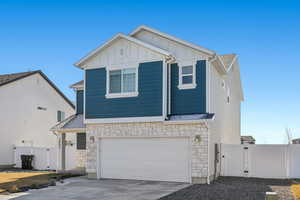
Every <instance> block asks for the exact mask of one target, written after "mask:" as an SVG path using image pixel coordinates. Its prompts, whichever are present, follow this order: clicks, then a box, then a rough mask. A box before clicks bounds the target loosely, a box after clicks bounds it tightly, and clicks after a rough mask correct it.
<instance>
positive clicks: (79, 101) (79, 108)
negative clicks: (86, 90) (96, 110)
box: [76, 90, 84, 114]
mask: <svg viewBox="0 0 300 200" xmlns="http://www.w3.org/2000/svg"><path fill="white" fill-rule="evenodd" d="M83 96H84V95H83V90H77V91H76V114H83Z"/></svg>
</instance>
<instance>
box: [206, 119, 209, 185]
mask: <svg viewBox="0 0 300 200" xmlns="http://www.w3.org/2000/svg"><path fill="white" fill-rule="evenodd" d="M206 126H207V142H208V144H207V148H208V149H207V184H208V185H209V184H210V178H209V176H210V169H209V168H210V160H209V156H210V140H209V138H210V134H209V126H208V123H206Z"/></svg>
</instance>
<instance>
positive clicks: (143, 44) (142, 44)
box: [74, 33, 172, 68]
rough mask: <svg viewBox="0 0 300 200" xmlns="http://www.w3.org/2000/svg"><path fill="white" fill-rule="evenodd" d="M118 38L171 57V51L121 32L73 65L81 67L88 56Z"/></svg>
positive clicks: (91, 55)
mask: <svg viewBox="0 0 300 200" xmlns="http://www.w3.org/2000/svg"><path fill="white" fill-rule="evenodd" d="M120 38H123V39H125V40H128V41H130V42H133V43H136V44H138V45H141V46H143V47H145V48H147V49H150V50H152V51H154V52H156V53H159V54H162V55H164V56H167V57H170V58H171V57H172V55H171V53H169V52H168V51H166V50H163V49H161V48H158V47H156V46H153V45H151V44H148V43H146V42H143V41H141V40H138V39H136V38H134V37H131V36H127V35H124V34H123V33H118V34H116V35H115V36H114V37H112V38H111V39H110V40H108V41H107V42H106V43H104V44H102V45H101V46H99V47H97V48H96V49H94V50H93V51H91V52H90V53H89V54H87V55H86V56H85V57H83V58H82V59H80V60H79V61H78V62H76V63H75V64H74V65H75V66H76V67H79V68H83V67H82V65H83V64H84V62H85V61H87V60H88V59H89V58H91V57H93V56H94V55H95V54H96V53H99V52H100V51H102V50H103V49H105V48H106V47H108V46H109V45H111V44H112V43H113V42H114V41H115V40H118V39H120Z"/></svg>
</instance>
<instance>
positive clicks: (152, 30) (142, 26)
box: [129, 25, 216, 55]
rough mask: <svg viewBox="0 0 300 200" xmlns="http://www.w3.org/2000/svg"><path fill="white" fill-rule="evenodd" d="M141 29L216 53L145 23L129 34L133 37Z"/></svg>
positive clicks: (204, 51)
mask: <svg viewBox="0 0 300 200" xmlns="http://www.w3.org/2000/svg"><path fill="white" fill-rule="evenodd" d="M143 30H145V31H148V32H151V33H155V34H157V35H159V36H161V37H164V38H167V39H170V40H173V41H175V42H178V43H180V44H182V45H185V46H188V47H191V48H193V49H195V50H198V51H201V52H202V53H205V54H208V55H214V54H216V53H215V52H214V51H212V50H209V49H207V48H204V47H201V46H199V45H196V44H193V43H191V42H187V41H185V40H182V39H179V38H177V37H174V36H172V35H169V34H167V33H163V32H161V31H159V30H156V29H153V28H150V27H148V26H145V25H141V26H139V27H137V28H136V29H135V30H133V31H132V32H131V33H130V34H129V35H130V36H132V37H134V35H136V34H137V33H139V32H141V31H143Z"/></svg>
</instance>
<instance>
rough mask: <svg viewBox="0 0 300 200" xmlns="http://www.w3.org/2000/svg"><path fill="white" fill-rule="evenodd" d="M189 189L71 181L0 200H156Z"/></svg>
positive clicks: (149, 183) (175, 185)
mask: <svg viewBox="0 0 300 200" xmlns="http://www.w3.org/2000/svg"><path fill="white" fill-rule="evenodd" d="M187 186H189V184H185V183H171V182H155V181H134V180H109V179H107V180H88V179H86V178H72V179H67V180H66V183H64V184H60V185H57V186H54V187H48V188H44V189H39V190H30V191H28V192H24V193H16V194H12V195H7V196H0V199H1V200H2V199H5V200H7V199H14V200H55V199H64V200H82V199H85V200H89V199H91V200H96V199H99V200H155V199H158V198H160V197H163V196H165V195H168V194H170V193H173V192H175V191H177V190H180V189H182V188H185V187H187Z"/></svg>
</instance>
